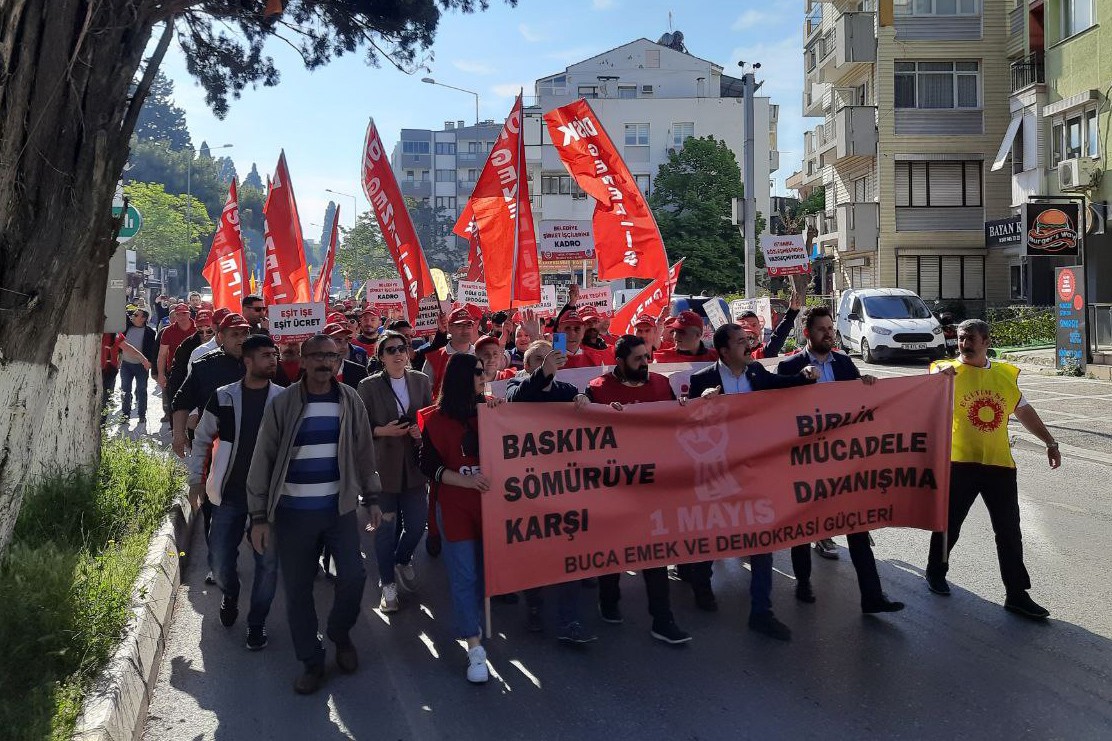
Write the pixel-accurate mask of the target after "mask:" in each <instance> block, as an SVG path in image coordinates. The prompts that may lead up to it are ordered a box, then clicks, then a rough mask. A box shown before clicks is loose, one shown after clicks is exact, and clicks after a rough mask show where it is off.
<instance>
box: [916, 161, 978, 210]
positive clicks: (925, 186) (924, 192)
mask: <svg viewBox="0 0 1112 741" xmlns="http://www.w3.org/2000/svg"><path fill="white" fill-rule="evenodd" d="M982 166H983V163H981V162H980V161H978V160H971V161H968V162H961V161H955V162H948V161H934V162H897V163H896V206H898V207H904V208H939V207H947V206H950V207H952V206H958V207H976V206H980V205H981V204H982V201H981V193H982V182H981V170H982Z"/></svg>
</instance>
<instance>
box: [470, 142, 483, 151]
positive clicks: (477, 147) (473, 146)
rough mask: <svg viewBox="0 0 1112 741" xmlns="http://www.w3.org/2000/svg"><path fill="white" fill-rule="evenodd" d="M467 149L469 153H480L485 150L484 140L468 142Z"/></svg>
mask: <svg viewBox="0 0 1112 741" xmlns="http://www.w3.org/2000/svg"><path fill="white" fill-rule="evenodd" d="M467 151H468V153H469V154H479V153H480V152H482V151H483V143H482V142H467Z"/></svg>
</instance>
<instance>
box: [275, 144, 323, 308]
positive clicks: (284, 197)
mask: <svg viewBox="0 0 1112 741" xmlns="http://www.w3.org/2000/svg"><path fill="white" fill-rule="evenodd" d="M263 216H264V220H263V224H264V237H265V242H266V244H265V249H264V255H263V298H264V299H265V300H266V303H267V304H303V303H308V302H309V301H310V299H311V298H312V295H313V290H312V285H311V284H310V282H309V269H308V267H307V266H306V265H305V247H304V245H303V243H302V241H301V219H300V217H298V215H297V201H296V200H295V199H294V195H293V183H292V182H291V181H290V171H289V168H287V167H286V153H285V151H283V152H282V153H281V154H279V155H278V169H277V170H276V171H275V173H274V178H273V179H272V180H271V181H270V192H269V194H268V195H267V197H266V203H265V204H264V205H263Z"/></svg>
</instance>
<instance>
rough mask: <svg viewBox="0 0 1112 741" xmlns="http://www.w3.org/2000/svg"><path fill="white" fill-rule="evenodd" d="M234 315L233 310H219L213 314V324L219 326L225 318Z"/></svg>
mask: <svg viewBox="0 0 1112 741" xmlns="http://www.w3.org/2000/svg"><path fill="white" fill-rule="evenodd" d="M231 313H232V310H231V309H217V310H216V311H214V312H212V323H213V324H215V325H217V326H219V325H220V322H222V321H224V317H226V316H228V315H229V314H231Z"/></svg>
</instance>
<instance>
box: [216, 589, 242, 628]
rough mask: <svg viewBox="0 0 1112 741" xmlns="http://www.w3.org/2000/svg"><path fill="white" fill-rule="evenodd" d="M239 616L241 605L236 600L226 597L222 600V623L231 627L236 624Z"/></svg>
mask: <svg viewBox="0 0 1112 741" xmlns="http://www.w3.org/2000/svg"><path fill="white" fill-rule="evenodd" d="M238 618H239V605H237V604H236V603H235V600H233V599H229V598H228V597H226V596H225V597H224V598H223V599H222V600H220V624H221V625H223V626H224V627H225V628H230V627H232V626H233V625H235V624H236V620H237V619H238Z"/></svg>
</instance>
